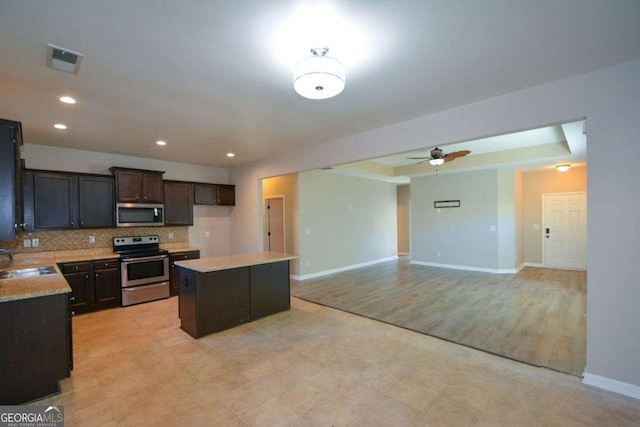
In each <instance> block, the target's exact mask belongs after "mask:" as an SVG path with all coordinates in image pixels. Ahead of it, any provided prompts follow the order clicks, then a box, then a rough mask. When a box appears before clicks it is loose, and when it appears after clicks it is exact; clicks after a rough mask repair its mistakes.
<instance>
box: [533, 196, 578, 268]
mask: <svg viewBox="0 0 640 427" xmlns="http://www.w3.org/2000/svg"><path fill="white" fill-rule="evenodd" d="M542 213H543V217H542V218H543V224H544V226H543V246H542V249H543V251H544V266H545V267H548V268H566V269H572V270H586V268H587V251H586V249H587V193H585V192H577V193H555V194H543V195H542Z"/></svg>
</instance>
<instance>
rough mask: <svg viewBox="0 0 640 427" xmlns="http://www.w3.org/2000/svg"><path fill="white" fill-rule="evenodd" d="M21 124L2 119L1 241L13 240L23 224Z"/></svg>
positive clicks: (0, 164)
mask: <svg viewBox="0 0 640 427" xmlns="http://www.w3.org/2000/svg"><path fill="white" fill-rule="evenodd" d="M21 146H22V127H21V125H20V123H19V122H13V121H10V120H2V119H0V200H2V203H0V240H13V239H14V238H15V237H16V230H17V228H18V227H19V226H20V225H21V223H22V207H21V204H20V202H21V200H22V196H21V192H22V188H21V187H22V184H21V176H22V171H21V169H22V167H21V163H20V147H21Z"/></svg>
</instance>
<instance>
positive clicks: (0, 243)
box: [0, 227, 189, 254]
mask: <svg viewBox="0 0 640 427" xmlns="http://www.w3.org/2000/svg"><path fill="white" fill-rule="evenodd" d="M147 234H157V235H158V236H160V243H188V242H189V227H127V228H95V229H82V230H54V231H31V232H29V231H20V232H19V233H18V235H17V236H16V238H15V240H0V248H3V249H8V250H9V251H11V253H14V254H17V253H31V252H44V251H60V250H71V249H94V248H110V247H112V246H113V238H114V237H119V236H144V235H147ZM170 234H171V237H172V238H169V235H170ZM90 236H94V237H95V243H89V237H90ZM25 239H31V241H33V239H38V241H39V246H38V247H30V248H25V247H23V241H24V240H25Z"/></svg>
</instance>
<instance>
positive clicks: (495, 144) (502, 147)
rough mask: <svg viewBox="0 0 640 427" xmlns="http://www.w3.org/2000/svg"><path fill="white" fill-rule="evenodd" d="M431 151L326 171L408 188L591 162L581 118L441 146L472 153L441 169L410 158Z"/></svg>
mask: <svg viewBox="0 0 640 427" xmlns="http://www.w3.org/2000/svg"><path fill="white" fill-rule="evenodd" d="M432 148H436V147H433V146H432V147H426V148H425V149H423V150H420V151H409V152H405V153H399V154H394V155H391V156H385V157H381V158H375V159H369V160H362V161H359V162H354V163H345V164H341V165H336V166H334V167H331V168H327V169H326V170H328V171H330V172H332V173H338V174H342V175H350V176H357V177H361V178H368V179H375V180H380V181H387V182H395V183H398V184H408V183H409V182H410V178H412V177H419V176H426V175H435V174H439V173H442V174H446V173H453V172H461V171H470V170H479V169H489V168H491V169H495V168H505V167H506V168H513V169H517V170H518V171H521V172H531V171H539V170H543V169H554V167H555V166H556V165H559V164H568V165H570V166H571V167H581V166H585V165H586V161H587V159H586V153H587V136H586V121H584V120H578V121H575V122H571V123H562V124H559V125H553V126H546V127H543V128H538V129H530V130H525V131H521V132H514V133H510V134H506V135H497V136H493V137H489V138H482V139H475V140H470V141H462V142H458V143H454V144H448V145H447V146H445V147H443V148H442V150H443V152H444V153H445V154H447V153H452V152H454V151H460V150H469V151H470V153H469V154H468V155H466V156H463V157H458V158H456V159H454V161H450V162H446V163H444V164H443V165H440V166H432V165H431V164H429V162H428V161H422V160H417V159H411V157H425V156H429V155H430V150H431V149H432Z"/></svg>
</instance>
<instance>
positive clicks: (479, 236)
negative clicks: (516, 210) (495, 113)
mask: <svg viewBox="0 0 640 427" xmlns="http://www.w3.org/2000/svg"><path fill="white" fill-rule="evenodd" d="M411 194H412V203H411V250H412V252H411V261H412V262H424V263H429V264H445V265H452V266H460V267H469V268H479V269H491V270H497V269H498V267H499V266H498V233H497V231H491V227H496V229H497V226H498V212H497V205H498V177H497V171H496V170H495V169H490V170H483V171H476V172H464V173H453V174H446V175H435V176H425V177H420V178H414V179H412V180H411ZM438 200H460V207H459V208H438V209H436V208H434V205H433V203H434V202H435V201H438Z"/></svg>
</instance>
